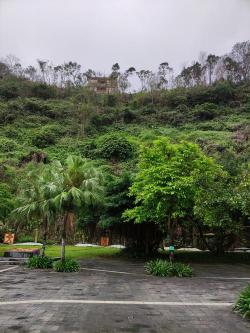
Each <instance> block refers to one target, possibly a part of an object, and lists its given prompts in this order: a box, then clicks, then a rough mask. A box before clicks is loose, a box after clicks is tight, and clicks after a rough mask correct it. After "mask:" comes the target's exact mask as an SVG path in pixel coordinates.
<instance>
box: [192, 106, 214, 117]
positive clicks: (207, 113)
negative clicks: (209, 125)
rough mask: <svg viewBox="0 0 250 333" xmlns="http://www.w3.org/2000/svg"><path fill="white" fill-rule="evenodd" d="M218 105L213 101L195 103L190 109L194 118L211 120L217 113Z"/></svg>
mask: <svg viewBox="0 0 250 333" xmlns="http://www.w3.org/2000/svg"><path fill="white" fill-rule="evenodd" d="M217 109H218V107H217V105H216V104H213V103H204V104H200V105H196V106H195V108H194V109H193V110H192V113H193V115H194V117H195V119H196V120H199V121H203V120H212V119H213V118H214V117H215V116H216V115H217V113H218V111H217Z"/></svg>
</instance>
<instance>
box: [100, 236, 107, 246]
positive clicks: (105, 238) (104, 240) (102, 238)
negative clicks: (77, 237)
mask: <svg viewBox="0 0 250 333" xmlns="http://www.w3.org/2000/svg"><path fill="white" fill-rule="evenodd" d="M101 246H109V237H101Z"/></svg>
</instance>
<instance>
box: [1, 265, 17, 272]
mask: <svg viewBox="0 0 250 333" xmlns="http://www.w3.org/2000/svg"><path fill="white" fill-rule="evenodd" d="M17 267H19V266H13V267H9V268H5V269H1V270H0V273H3V272H6V271H10V270H12V269H15V268H17Z"/></svg>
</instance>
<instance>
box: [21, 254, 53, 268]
mask: <svg viewBox="0 0 250 333" xmlns="http://www.w3.org/2000/svg"><path fill="white" fill-rule="evenodd" d="M52 264H53V261H52V259H51V258H48V257H40V256H34V257H31V258H29V260H28V264H27V265H28V267H29V268H41V269H48V268H52Z"/></svg>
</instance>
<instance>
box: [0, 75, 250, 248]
mask: <svg viewBox="0 0 250 333" xmlns="http://www.w3.org/2000/svg"><path fill="white" fill-rule="evenodd" d="M249 117H250V82H249V81H248V80H240V81H239V82H236V81H235V80H230V79H228V80H218V81H216V82H214V83H212V84H211V85H204V84H196V85H195V86H193V87H177V88H173V89H169V90H167V89H163V88H162V89H155V90H148V91H141V92H138V93H133V94H129V93H125V92H123V93H122V92H121V93H117V94H96V93H94V92H93V91H91V90H89V89H88V87H87V86H82V85H80V86H65V87H58V86H56V85H49V84H47V83H45V82H40V81H39V82H32V81H31V80H28V79H25V78H22V77H17V76H16V75H13V74H11V73H8V74H7V75H4V76H3V77H2V78H1V79H0V163H1V164H0V221H1V234H2V235H3V233H4V232H5V231H8V230H13V231H14V232H15V233H16V234H17V237H19V239H20V240H21V239H24V238H25V237H26V238H27V235H31V234H32V233H33V230H34V229H35V228H37V227H39V228H41V229H43V228H44V224H43V223H42V221H44V218H42V215H41V214H44V212H45V210H43V212H41V209H40V210H39V214H38V213H37V211H35V209H34V207H35V206H34V205H33V208H32V209H33V210H32V209H31V210H30V213H29V214H26V215H22V214H17V213H16V212H17V211H16V210H15V209H16V208H18V207H21V206H23V205H25V204H27V200H28V201H29V200H31V199H30V198H31V195H30V196H28V197H27V193H26V199H25V196H24V195H23V192H24V190H28V191H32V186H33V189H34V188H35V186H38V187H40V189H43V186H44V184H45V183H46V181H45V180H44V179H46V177H47V182H48V183H49V182H52V180H51V177H52V176H49V173H48V174H46V172H48V171H44V170H43V168H44V167H43V165H44V166H45V170H46V166H47V167H48V168H50V169H51V171H49V172H50V173H51V175H53V172H54V173H55V174H56V173H57V172H58V170H56V168H57V166H56V165H59V164H53V163H54V162H55V161H57V162H56V163H59V162H58V161H60V162H61V167H60V168H64V165H65V162H66V160H67V158H68V156H70V155H74V156H79V157H81V158H83V159H85V158H87V159H88V160H89V161H90V162H91V161H92V162H91V163H90V164H91V168H93V170H98V172H100V173H101V174H102V175H103V177H102V179H103V180H102V184H101V186H102V187H103V190H104V192H103V193H104V194H103V196H102V202H99V203H98V204H97V203H94V201H93V202H92V201H91V200H92V199H91V200H85V201H82V198H80V194H79V196H78V194H77V193H74V194H72V195H73V196H74V195H75V197H74V198H73V199H72V198H71V199H72V200H71V208H69V207H68V206H67V207H66V206H62V203H60V205H61V206H60V205H59V204H58V202H57V203H56V204H55V205H54V206H53V205H52V206H53V207H52V206H49V204H48V203H47V204H46V205H47V206H46V205H45V204H44V206H43V208H44V207H45V206H46V209H47V213H46V214H47V215H46V219H48V221H47V222H48V228H49V229H48V230H47V229H46V230H47V231H48V232H47V236H48V237H49V239H50V240H53V241H59V240H60V232H59V230H61V229H60V228H61V223H62V222H61V221H62V216H63V214H64V213H63V212H67V211H68V213H74V216H75V218H76V221H75V222H76V223H75V227H74V228H75V229H74V233H73V234H70V233H69V234H70V236H69V237H68V235H67V238H68V239H67V241H68V242H74V241H76V240H81V239H82V234H84V235H85V240H89V241H94V240H95V235H96V226H98V230H99V232H100V234H107V233H108V232H110V231H115V232H116V233H117V232H118V233H120V234H122V235H125V237H127V238H128V239H130V242H131V244H132V245H136V246H138V248H140V249H141V248H144V250H146V251H150V250H153V249H154V248H156V247H158V245H159V243H160V241H161V240H162V239H166V238H167V239H168V241H170V242H173V243H175V244H176V246H181V245H185V244H186V245H187V244H190V242H191V241H190V239H191V238H192V236H191V235H192V234H193V228H195V230H196V233H197V235H199V236H197V237H198V238H199V239H198V240H197V242H198V243H197V246H199V247H201V248H209V249H210V250H212V251H213V250H215V251H218V252H220V251H224V250H225V249H228V248H230V246H232V245H233V244H236V243H237V242H238V244H239V241H238V240H239V238H238V237H240V238H241V240H242V241H243V240H244V237H243V236H242V235H244V233H243V227H244V226H246V225H249V224H248V223H249V123H250V122H249V120H250V119H249ZM161 145H163V148H162V150H159V151H158V150H157V149H158V148H159V147H160V146H161ZM157 147H158V148H157ZM157 151H158V153H156V152H157ZM145 154H146V155H145ZM164 154H165V155H164ZM145 156H150V157H147V158H149V160H148V162H147V164H146V165H145V163H144V162H143V161H144V159H145V158H146V157H145ZM165 159H166V161H165ZM172 159H173V160H172ZM37 162H39V163H37ZM72 163H75V166H76V165H77V163H78V165H81V163H83V162H81V161H80V160H79V161H78V162H77V161H76V160H75V161H73V162H72ZM84 163H85V162H84ZM88 163H89V162H88ZM160 165H162V169H161V172H162V173H161V175H162V179H161V178H160V177H159V178H158V179H154V175H156V174H157V172H158V171H157V170H159V169H157V168H158V167H159V166H160ZM187 165H189V167H188V168H186V167H185V166H187ZM204 165H206V166H207V167H206V168H205V167H204ZM48 168H47V169H48ZM53 168H54V169H53ZM147 169H148V170H147ZM31 170H33V173H34V174H33V176H32V177H33V178H32V177H31V176H30V172H31ZM48 170H49V169H48ZM44 172H45V174H44ZM60 172H61V171H60ZM60 172H59V173H58V177H59V178H58V179H59V180H60V177H61V174H60ZM64 172H66V171H64ZM74 172H76V174H77V177H80V173H79V172H78V173H77V170H75V171H74ZM93 172H95V171H93ZM145 172H148V175H147V177H148V180H147V181H145V179H147V178H143V182H140V175H143V177H144V176H145ZM39 174H41V175H42V174H43V180H39V181H40V183H39V182H38V180H36V178H37V177H38V176H39ZM71 176H72V175H71ZM145 177H146V176H145ZM169 177H170V178H169ZM181 177H182V178H181ZM188 177H189V178H188ZM48 179H49V180H48ZM79 179H80V178H79ZM167 179H168V180H167ZM170 179H172V180H171V181H170ZM177 179H178V181H180V182H181V183H182V185H183V184H186V185H185V186H184V185H183V186H180V184H179V183H178V182H177ZM181 179H182V180H181ZM59 180H58V181H59ZM74 181H75V178H74V179H73V180H72V182H74ZM154 181H155V183H154ZM37 182H38V183H37ZM53 182H54V183H55V180H53ZM145 182H146V183H145ZM171 182H172V183H171ZM185 182H187V183H185ZM64 185H65V184H64ZM170 185H171V186H172V185H173V186H172V188H171V190H170V187H169V186H170ZM131 186H132V187H131ZM178 186H179V187H178ZM168 187H169V191H170V192H166V191H167V190H166V189H167V188H168ZM62 188H63V185H62V187H61V190H60V191H62ZM58 191H59V190H58ZM30 193H31V192H30ZM56 193H57V194H58V193H59V192H55V195H56ZM62 193H64V192H62ZM62 193H61V194H62ZM84 193H85V192H84ZM36 194H37V193H36ZM41 195H43V198H47V199H48V198H50V197H49V195H51V193H50V194H49V195H48V193H47V194H46V195H47V197H46V195H45V194H44V193H43V194H41ZM168 195H170V197H169V201H166V200H167V199H166V198H168ZM27 198H28V199H27ZM149 198H150V199H149ZM47 199H46V200H47ZM85 199H86V198H85ZM151 199H152V201H150V200H151ZM25 200H26V201H25ZM44 200H45V199H44ZM49 200H50V199H49ZM51 200H52V199H51ZM53 200H54V199H53ZM53 200H52V201H53ZM63 200H64V199H63ZM65 200H66V199H65ZM161 200H162V201H161ZM171 200H173V201H171ZM178 200H179V201H178ZM52 201H51V202H52ZM53 202H54V203H55V202H56V201H53ZM80 202H81V204H80ZM170 202H172V204H171V205H170V206H171V207H170V208H171V209H170V208H169V209H167V208H166V207H167V206H168V205H169V203H170ZM36 203H37V202H36ZM44 203H45V201H44ZM184 203H185V204H184ZM58 205H59V206H58ZM95 205H96V206H95ZM161 205H162V206H161ZM56 207H57V208H56ZM58 207H59V208H58ZM63 207H64V208H63ZM162 207H163V208H164V209H163V208H162ZM173 207H175V208H173ZM44 209H45V208H44ZM162 209H163V210H162ZM13 210H14V212H13ZM34 211H35V213H34ZM19 212H20V211H19ZM58 212H59V213H58ZM138 212H139V213H138ZM149 212H150V213H149ZM138 214H139V215H138ZM140 214H141V215H140ZM67 218H68V219H69V216H67ZM166 221H168V223H166ZM169 221H173V222H169ZM135 222H137V224H136V223H135ZM171 223H172V225H171ZM178 227H181V228H182V233H181V235H178V233H175V231H176V230H177V229H178ZM46 230H45V231H46ZM100 230H101V231H100ZM211 232H212V233H213V234H214V235H215V236H214V237H215V239H213V241H212V243H211V242H210V241H208V240H207V239H206V238H205V236H204V234H206V233H211ZM2 235H1V237H2Z"/></svg>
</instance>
